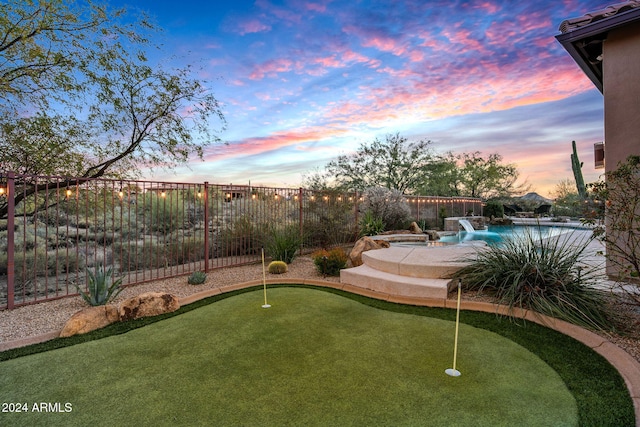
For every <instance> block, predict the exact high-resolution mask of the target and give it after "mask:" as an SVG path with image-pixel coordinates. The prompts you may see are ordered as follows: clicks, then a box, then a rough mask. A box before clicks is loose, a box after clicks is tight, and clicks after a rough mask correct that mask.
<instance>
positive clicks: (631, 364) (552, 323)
mask: <svg viewBox="0 0 640 427" xmlns="http://www.w3.org/2000/svg"><path fill="white" fill-rule="evenodd" d="M263 284H269V285H277V284H285V285H286V284H291V285H312V286H320V287H327V288H334V289H339V290H343V291H346V292H350V293H353V294H357V295H362V296H366V297H370V298H375V299H379V300H383V301H388V302H394V303H399V304H409V305H417V306H425V307H439V308H450V309H455V308H456V305H457V301H456V300H453V299H441V298H420V297H407V296H399V295H394V294H388V293H383V292H378V291H374V290H371V289H365V288H360V287H357V286H353V285H349V284H343V283H339V282H332V281H327V280H318V279H295V278H287V279H269V280H266V281H263V280H251V281H248V282H241V283H236V284H234V285H230V286H225V287H219V288H212V289H208V290H205V291H202V292H198V293H195V294H192V295H189V296H187V297H182V298H179V301H180V306H183V305H188V304H191V303H193V302H196V301H199V300H201V299H204V298H208V297H210V296H214V295H218V294H222V293H226V292H231V291H234V290H239V289H245V288H249V287H252V286H257V285H263ZM460 309H461V310H471V311H480V312H486V313H496V314H509V315H512V316H515V317H518V318H521V319H524V320H528V321H531V322H534V323H537V324H540V325H543V326H546V327H548V328H551V329H553V330H556V331H558V332H560V333H562V334H565V335H568V336H570V337H572V338H574V339H576V340H578V341H580V342H581V343H583V344H584V345H586V346H588V347H590V348H591V349H593V350H594V351H595V352H596V353H598V354H600V355H601V356H603V357H604V358H605V359H607V361H608V362H609V363H610V364H611V365H612V366H613V367H615V368H616V370H617V371H618V372H619V373H620V375H621V376H622V378H623V380H624V382H625V384H626V386H627V389H628V390H629V394H630V396H631V399H632V401H633V406H634V411H635V417H636V426H640V362H638V361H637V360H636V359H635V358H633V357H632V356H631V355H630V354H629V353H627V352H626V351H624V350H623V349H622V348H620V347H618V346H617V345H615V344H614V343H612V342H611V341H609V340H607V339H606V338H604V337H602V336H600V335H598V334H596V333H594V332H591V331H589V330H587V329H584V328H582V327H580V326H577V325H574V324H571V323H569V322H565V321H563V320H559V319H555V318H552V317H549V316H545V315H542V314H539V313H536V312H534V311H531V310H523V309H510V308H509V307H507V306H504V305H499V304H494V303H489V302H482V301H470V300H461V301H460ZM59 334H60V331H57V332H56V331H54V332H49V333H46V334H42V335H38V336H33V337H28V338H23V339H19V340H14V341H8V342H4V343H0V351H5V350H10V349H13V348H18V347H24V346H27V345H31V344H37V343H41V342H44V341H49V340H51V339H54V338H57V337H58V336H59Z"/></svg>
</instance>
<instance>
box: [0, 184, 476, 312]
mask: <svg viewBox="0 0 640 427" xmlns="http://www.w3.org/2000/svg"><path fill="white" fill-rule="evenodd" d="M362 200H363V199H362V196H361V195H358V194H354V193H337V192H333V191H312V190H306V189H303V188H297V189H292V188H271V187H255V186H248V185H213V184H209V183H207V182H204V183H196V184H194V183H176V182H158V181H138V180H135V181H134V180H113V179H86V178H67V177H53V176H32V175H16V174H14V173H11V172H8V173H0V309H7V308H9V309H11V308H14V307H17V306H20V305H25V304H30V303H35V302H40V301H45V300H51V299H55V298H61V297H66V296H70V295H76V294H77V293H78V287H80V288H82V289H85V286H86V283H87V277H88V271H90V270H91V269H93V268H96V267H97V266H110V267H113V269H114V271H116V272H117V275H118V277H123V284H124V285H131V284H136V283H143V282H148V281H153V280H158V279H163V278H169V277H175V276H180V275H185V274H188V273H191V272H193V271H198V270H201V271H209V270H212V269H216V268H221V267H230V266H237V265H242V264H247V263H255V262H259V261H260V259H261V253H262V251H261V248H262V247H263V245H264V243H265V241H266V239H269V238H271V237H272V236H273V233H278V232H282V231H283V230H289V231H292V230H293V231H294V232H296V233H299V236H300V237H301V239H302V244H301V247H300V249H301V251H307V252H308V251H311V250H313V249H315V248H321V247H325V248H326V247H331V246H334V245H342V244H346V243H349V242H353V241H355V239H356V238H357V237H358V234H359V227H358V223H359V215H361V213H360V212H359V205H360V203H361V202H362ZM407 202H408V204H409V206H410V208H411V211H412V217H413V218H414V220H416V221H417V222H418V223H419V224H420V225H421V226H423V227H426V228H441V226H442V221H443V219H444V217H446V216H463V215H465V214H470V213H472V214H475V215H481V212H482V204H481V203H480V200H479V199H468V198H443V197H440V198H438V197H424V196H412V197H407Z"/></svg>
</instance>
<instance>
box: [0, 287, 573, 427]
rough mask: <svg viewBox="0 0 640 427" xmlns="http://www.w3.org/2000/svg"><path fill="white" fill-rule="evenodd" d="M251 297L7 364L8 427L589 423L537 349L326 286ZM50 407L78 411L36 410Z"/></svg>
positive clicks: (0, 371)
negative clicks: (451, 372) (454, 372)
mask: <svg viewBox="0 0 640 427" xmlns="http://www.w3.org/2000/svg"><path fill="white" fill-rule="evenodd" d="M269 299H270V301H269V302H270V303H271V304H272V307H271V308H270V309H263V308H261V307H260V306H261V304H262V293H261V292H260V291H252V292H246V293H241V294H239V295H236V296H234V297H232V298H226V299H223V300H221V301H217V302H216V303H214V304H210V305H206V306H203V307H201V308H198V309H196V310H193V311H189V312H187V313H184V314H182V315H180V316H175V317H172V318H169V319H167V320H163V321H161V322H157V323H153V324H150V325H148V326H146V327H144V328H140V329H135V330H132V331H130V332H128V333H126V334H122V335H114V336H111V337H108V338H104V339H101V340H96V341H91V342H86V343H83V344H79V345H75V346H71V347H66V348H61V349H57V350H52V351H48V352H45V353H39V354H33V355H30V356H26V357H21V358H16V359H13V360H8V361H4V362H2V363H0V378H1V379H0V401H2V402H13V403H19V402H25V403H28V405H29V410H30V412H28V413H1V414H0V424H2V425H29V426H31V425H65V426H69V425H125V424H126V425H278V426H280V425H323V426H324V425H341V426H344V425H394V426H395V425H434V426H442V425H447V426H454V425H460V426H467V425H474V426H482V425H486V426H497V425H510V426H511V425H536V426H541V425H552V426H561V425H578V423H579V421H578V405H577V404H576V401H575V399H574V397H573V395H572V393H571V392H570V391H569V390H568V388H567V386H566V385H565V382H563V380H562V379H561V377H560V376H559V375H558V373H556V372H555V371H554V370H553V369H552V368H551V367H549V365H547V364H546V363H544V362H543V361H542V360H541V359H540V358H539V357H538V356H536V355H534V354H533V353H531V352H530V351H528V350H526V349H525V348H524V347H522V346H520V345H518V344H516V343H515V342H513V341H511V340H509V339H506V338H504V337H502V336H500V335H498V334H495V333H492V332H489V331H487V330H483V329H479V328H475V327H472V326H468V325H465V324H462V325H461V326H460V339H459V349H458V363H457V368H458V369H459V370H460V371H461V372H462V376H461V377H458V378H453V377H449V376H447V375H446V374H445V373H444V370H445V369H446V368H450V367H451V364H452V356H453V335H454V324H453V322H451V321H448V320H441V319H437V318H431V317H425V316H416V315H412V314H406V313H397V312H393V311H388V310H380V309H377V308H373V307H371V306H368V305H363V304H360V303H358V302H357V301H354V300H352V299H348V298H343V297H341V296H338V295H335V294H333V293H329V292H322V291H319V290H314V289H305V288H293V287H283V288H275V289H271V290H270V291H269ZM38 402H51V403H55V402H60V403H61V404H62V405H61V407H62V408H64V403H67V402H69V403H70V404H71V405H72V410H71V412H63V413H34V412H32V411H31V410H32V405H33V404H34V403H38Z"/></svg>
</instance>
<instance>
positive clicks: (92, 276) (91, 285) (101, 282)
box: [76, 265, 122, 306]
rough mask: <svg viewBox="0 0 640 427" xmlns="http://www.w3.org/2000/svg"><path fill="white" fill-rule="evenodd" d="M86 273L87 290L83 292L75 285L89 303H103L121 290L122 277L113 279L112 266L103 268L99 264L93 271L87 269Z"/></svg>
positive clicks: (93, 304) (94, 304)
mask: <svg viewBox="0 0 640 427" xmlns="http://www.w3.org/2000/svg"><path fill="white" fill-rule="evenodd" d="M87 275H88V276H89V282H88V283H87V291H86V292H85V291H84V290H82V289H80V287H79V286H77V285H76V287H77V289H78V292H80V296H81V297H82V299H84V300H85V301H86V302H87V303H88V304H89V305H92V306H96V305H105V304H106V303H108V302H109V301H110V300H111V299H113V298H115V297H117V296H118V294H119V293H120V292H121V291H122V288H120V285H121V284H122V278H120V279H118V280H115V281H114V280H113V277H112V276H113V268H112V267H109V268H108V269H105V267H104V266H102V265H100V266H98V267H96V269H95V271H93V272H92V271H91V270H87Z"/></svg>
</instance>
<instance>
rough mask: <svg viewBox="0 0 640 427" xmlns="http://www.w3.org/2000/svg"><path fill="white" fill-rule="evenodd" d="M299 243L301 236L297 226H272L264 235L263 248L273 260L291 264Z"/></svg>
mask: <svg viewBox="0 0 640 427" xmlns="http://www.w3.org/2000/svg"><path fill="white" fill-rule="evenodd" d="M301 243H302V238H301V236H300V230H299V228H298V227H296V226H293V225H288V226H284V227H272V228H271V229H270V230H269V232H268V233H267V235H266V237H265V241H264V250H265V252H266V253H267V255H268V256H270V257H271V258H272V259H273V260H274V261H284V262H285V263H287V264H291V262H292V261H293V259H294V258H295V257H296V252H297V251H298V249H300V244H301Z"/></svg>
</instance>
